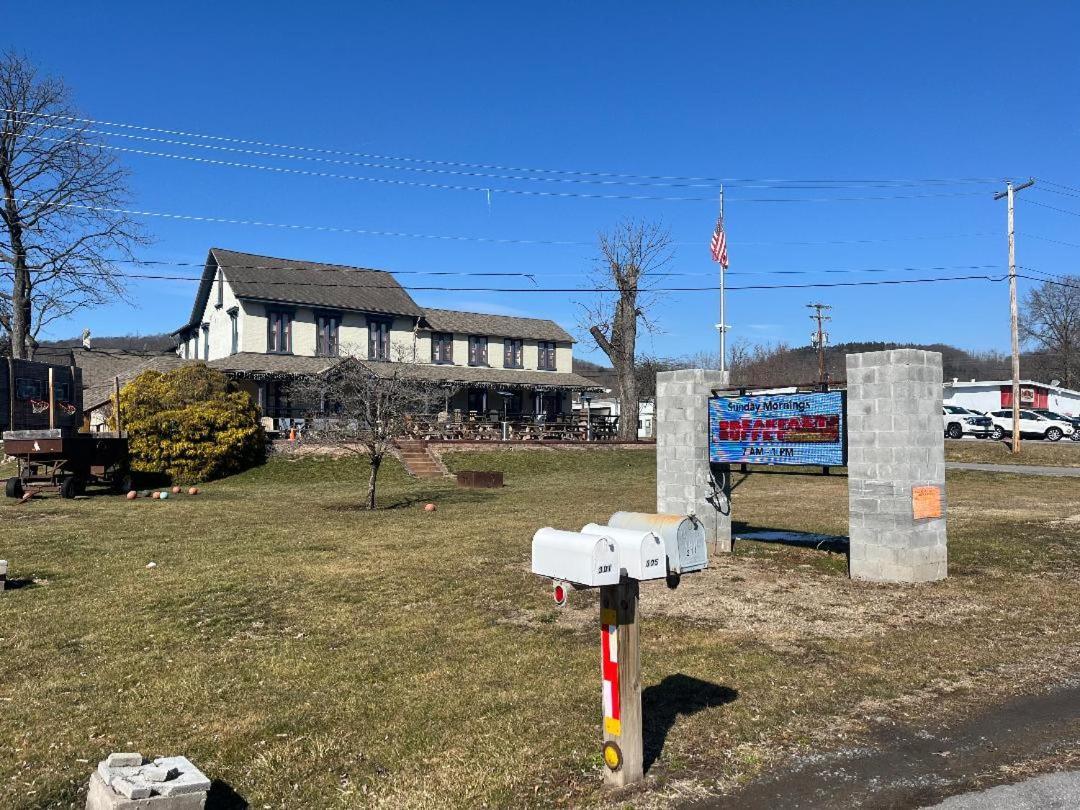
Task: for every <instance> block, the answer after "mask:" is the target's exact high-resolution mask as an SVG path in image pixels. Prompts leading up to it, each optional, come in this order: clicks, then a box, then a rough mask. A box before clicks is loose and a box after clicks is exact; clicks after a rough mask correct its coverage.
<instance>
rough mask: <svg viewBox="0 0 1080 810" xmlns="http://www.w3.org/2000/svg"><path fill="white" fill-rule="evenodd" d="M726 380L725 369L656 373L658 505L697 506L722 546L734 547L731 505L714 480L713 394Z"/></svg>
mask: <svg viewBox="0 0 1080 810" xmlns="http://www.w3.org/2000/svg"><path fill="white" fill-rule="evenodd" d="M725 384H726V379H725V375H723V374H722V373H721V372H719V371H711V370H707V369H699V368H696V369H682V370H679V371H662V372H660V373H658V374H657V375H656V511H657V512H661V513H664V512H666V513H671V514H681V515H685V514H689V513H691V512H693V513H694V514H696V515H697V516H698V518H699V519H700V520H701V521H702V522H703V523H704V525H705V530H706V535H707V538H708V540H709V542H710V547H711V548H715V549H717V550H719V551H731V508H730V503H729V501H728V494H727V493H722V494H721V495H720V496H719V498H716V497H715V489H714V487H713V485H712V483H711V481H712V477H711V474H710V471H709V396H710V395H711V393H712V390H713V389H714V388H720V387H723V386H724V385H725ZM718 507H719V508H718Z"/></svg>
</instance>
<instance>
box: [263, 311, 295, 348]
mask: <svg viewBox="0 0 1080 810" xmlns="http://www.w3.org/2000/svg"><path fill="white" fill-rule="evenodd" d="M266 344H267V348H266V350H267V351H268V352H272V353H274V354H288V353H289V352H291V351H292V313H290V312H270V313H268V314H267V339H266Z"/></svg>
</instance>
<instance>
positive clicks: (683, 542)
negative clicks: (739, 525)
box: [608, 512, 709, 574]
mask: <svg viewBox="0 0 1080 810" xmlns="http://www.w3.org/2000/svg"><path fill="white" fill-rule="evenodd" d="M608 525H610V526H612V527H614V528H619V529H634V530H636V531H651V532H654V533H655V534H657V535H658V536H659V537H660V539H661V540H662V541H663V543H664V547H665V549H666V550H667V565H668V570H669V571H670V573H672V574H689V573H691V572H693V571H701V570H702V569H704V568H708V567H709V549H708V547H707V546H706V545H705V525H704V524H703V523H702V522H701V521H700V520H698V519H697V518H696V517H695V516H694V515H654V514H650V513H648V512H616V513H615V514H614V515H612V516H611V520H609V521H608Z"/></svg>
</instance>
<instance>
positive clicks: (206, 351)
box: [202, 323, 210, 360]
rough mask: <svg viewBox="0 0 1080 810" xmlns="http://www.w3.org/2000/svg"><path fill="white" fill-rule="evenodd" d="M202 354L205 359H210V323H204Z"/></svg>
mask: <svg viewBox="0 0 1080 810" xmlns="http://www.w3.org/2000/svg"><path fill="white" fill-rule="evenodd" d="M202 354H203V358H202V359H203V360H209V359H210V324H208V323H204V324H203V325H202Z"/></svg>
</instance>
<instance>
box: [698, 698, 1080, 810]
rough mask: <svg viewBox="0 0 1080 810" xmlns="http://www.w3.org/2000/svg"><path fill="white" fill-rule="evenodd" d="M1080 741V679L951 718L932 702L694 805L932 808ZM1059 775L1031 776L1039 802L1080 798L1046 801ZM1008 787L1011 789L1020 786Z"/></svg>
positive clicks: (725, 809) (730, 809)
mask: <svg viewBox="0 0 1080 810" xmlns="http://www.w3.org/2000/svg"><path fill="white" fill-rule="evenodd" d="M1078 749H1080V682H1075V683H1070V684H1068V685H1066V686H1063V687H1061V688H1058V689H1056V690H1054V691H1052V692H1047V693H1043V694H1038V695H1027V696H1023V697H1018V698H1013V699H1011V700H1008V701H1006V702H1005V703H1000V704H997V705H991V706H984V707H982V708H981V709H978V710H976V711H975V712H974V714H973V715H970V716H968V717H966V718H963V719H956V720H952V721H948V722H945V723H940V722H938V721H937V720H936V719H935V717H934V712H933V711H932V710H931V711H928V712H927V713H926V715H925V716H916V717H914V718H912V719H910V720H907V721H904V722H892V721H887V720H884V719H883V720H882V721H880V724H879V725H872V727H871V730H870V732H869V733H868V735H867V737H866V738H865V739H864V740H863V741H862V742H861V743H860V744H859V745H858V746H857V747H854V748H848V749H844V750H838V751H819V752H815V753H813V754H807V755H805V756H803V757H798V758H796V759H794V760H793V761H790V762H788V763H786V764H784V765H782V766H780V767H778V768H777V769H776V770H774V771H771V772H769V773H766V774H763V775H762V776H761V778H759V779H757V780H756V781H754V782H751V783H750V784H748V785H746V786H744V787H742V788H741V789H739V790H736V791H734V792H733V793H730V794H728V795H726V796H718V797H715V798H712V799H708V800H705V801H702V802H698V803H695V804H691V805H689V806H688V807H687V808H686V810H851V808H861V809H862V810H906V809H907V808H916V807H923V808H925V807H927V806H928V805H933V804H934V803H936V802H940V801H942V800H944V799H946V798H947V797H951V796H955V797H957V798H958V799H959V798H964V799H967V798H971V799H973V800H974V799H975V797H977V796H979V795H980V794H973V793H971V791H972V790H973V789H975V788H981V787H982V786H983V785H986V784H990V783H992V782H993V781H995V779H997V778H1000V775H1001V773H1002V771H1001V767H1002V766H1004V765H1013V766H1016V765H1021V764H1024V763H1028V762H1047V761H1052V760H1053V759H1055V758H1057V757H1059V756H1072V755H1073V753H1074V752H1076V751H1077V750H1078ZM1072 776H1073V777H1074V778H1073V779H1072V780H1064V783H1065V784H1066V785H1067V786H1068V789H1070V790H1074V789H1076V788H1078V787H1080V776H1078V775H1077V774H1075V773H1074V774H1073V775H1072ZM1029 781H1031V780H1029ZM1059 781H1060V780H1051V781H1050V783H1049V784H1045V783H1042V782H1037V783H1033V784H1031V785H1028V786H1027V788H1025V790H1027V791H1028V793H1029V795H1030V796H1031V797H1032V800H1033V801H1036V804H1034V805H1031V806H1032V807H1039V808H1040V810H1041V808H1043V807H1049V808H1056V807H1067V808H1070V810H1075V808H1077V807H1080V803H1078V802H1077V801H1075V800H1070V801H1071V803H1067V804H1063V805H1055V804H1046V803H1045V802H1044V803H1042V804H1040V803H1038V801H1041V800H1040V799H1038V797H1039V796H1041V795H1042V794H1041V793H1040V791H1047V790H1051V789H1054V790H1057V789H1064V788H1062V787H1061V784H1059ZM1070 782H1071V783H1072V784H1071V786H1070V785H1068V783H1070ZM1021 784H1023V783H1021ZM984 792H985V791H984ZM995 795H999V794H995ZM1004 796H1005V799H1009V797H1011V796H1012V794H1009V793H1006V794H1004ZM1026 806H1027V805H1023V804H1016V803H1015V802H1010V801H1008V800H1006V801H1004V803H1002V804H999V805H995V804H989V803H985V802H980V801H975V802H974V803H973V804H970V805H968V804H957V805H952V804H948V803H945V804H943V805H941V807H942V808H946V810H968V808H969V807H970V808H976V807H978V808H980V810H981V808H983V807H1002V808H1005V807H1009V808H1012V807H1020V808H1023V807H1026Z"/></svg>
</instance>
